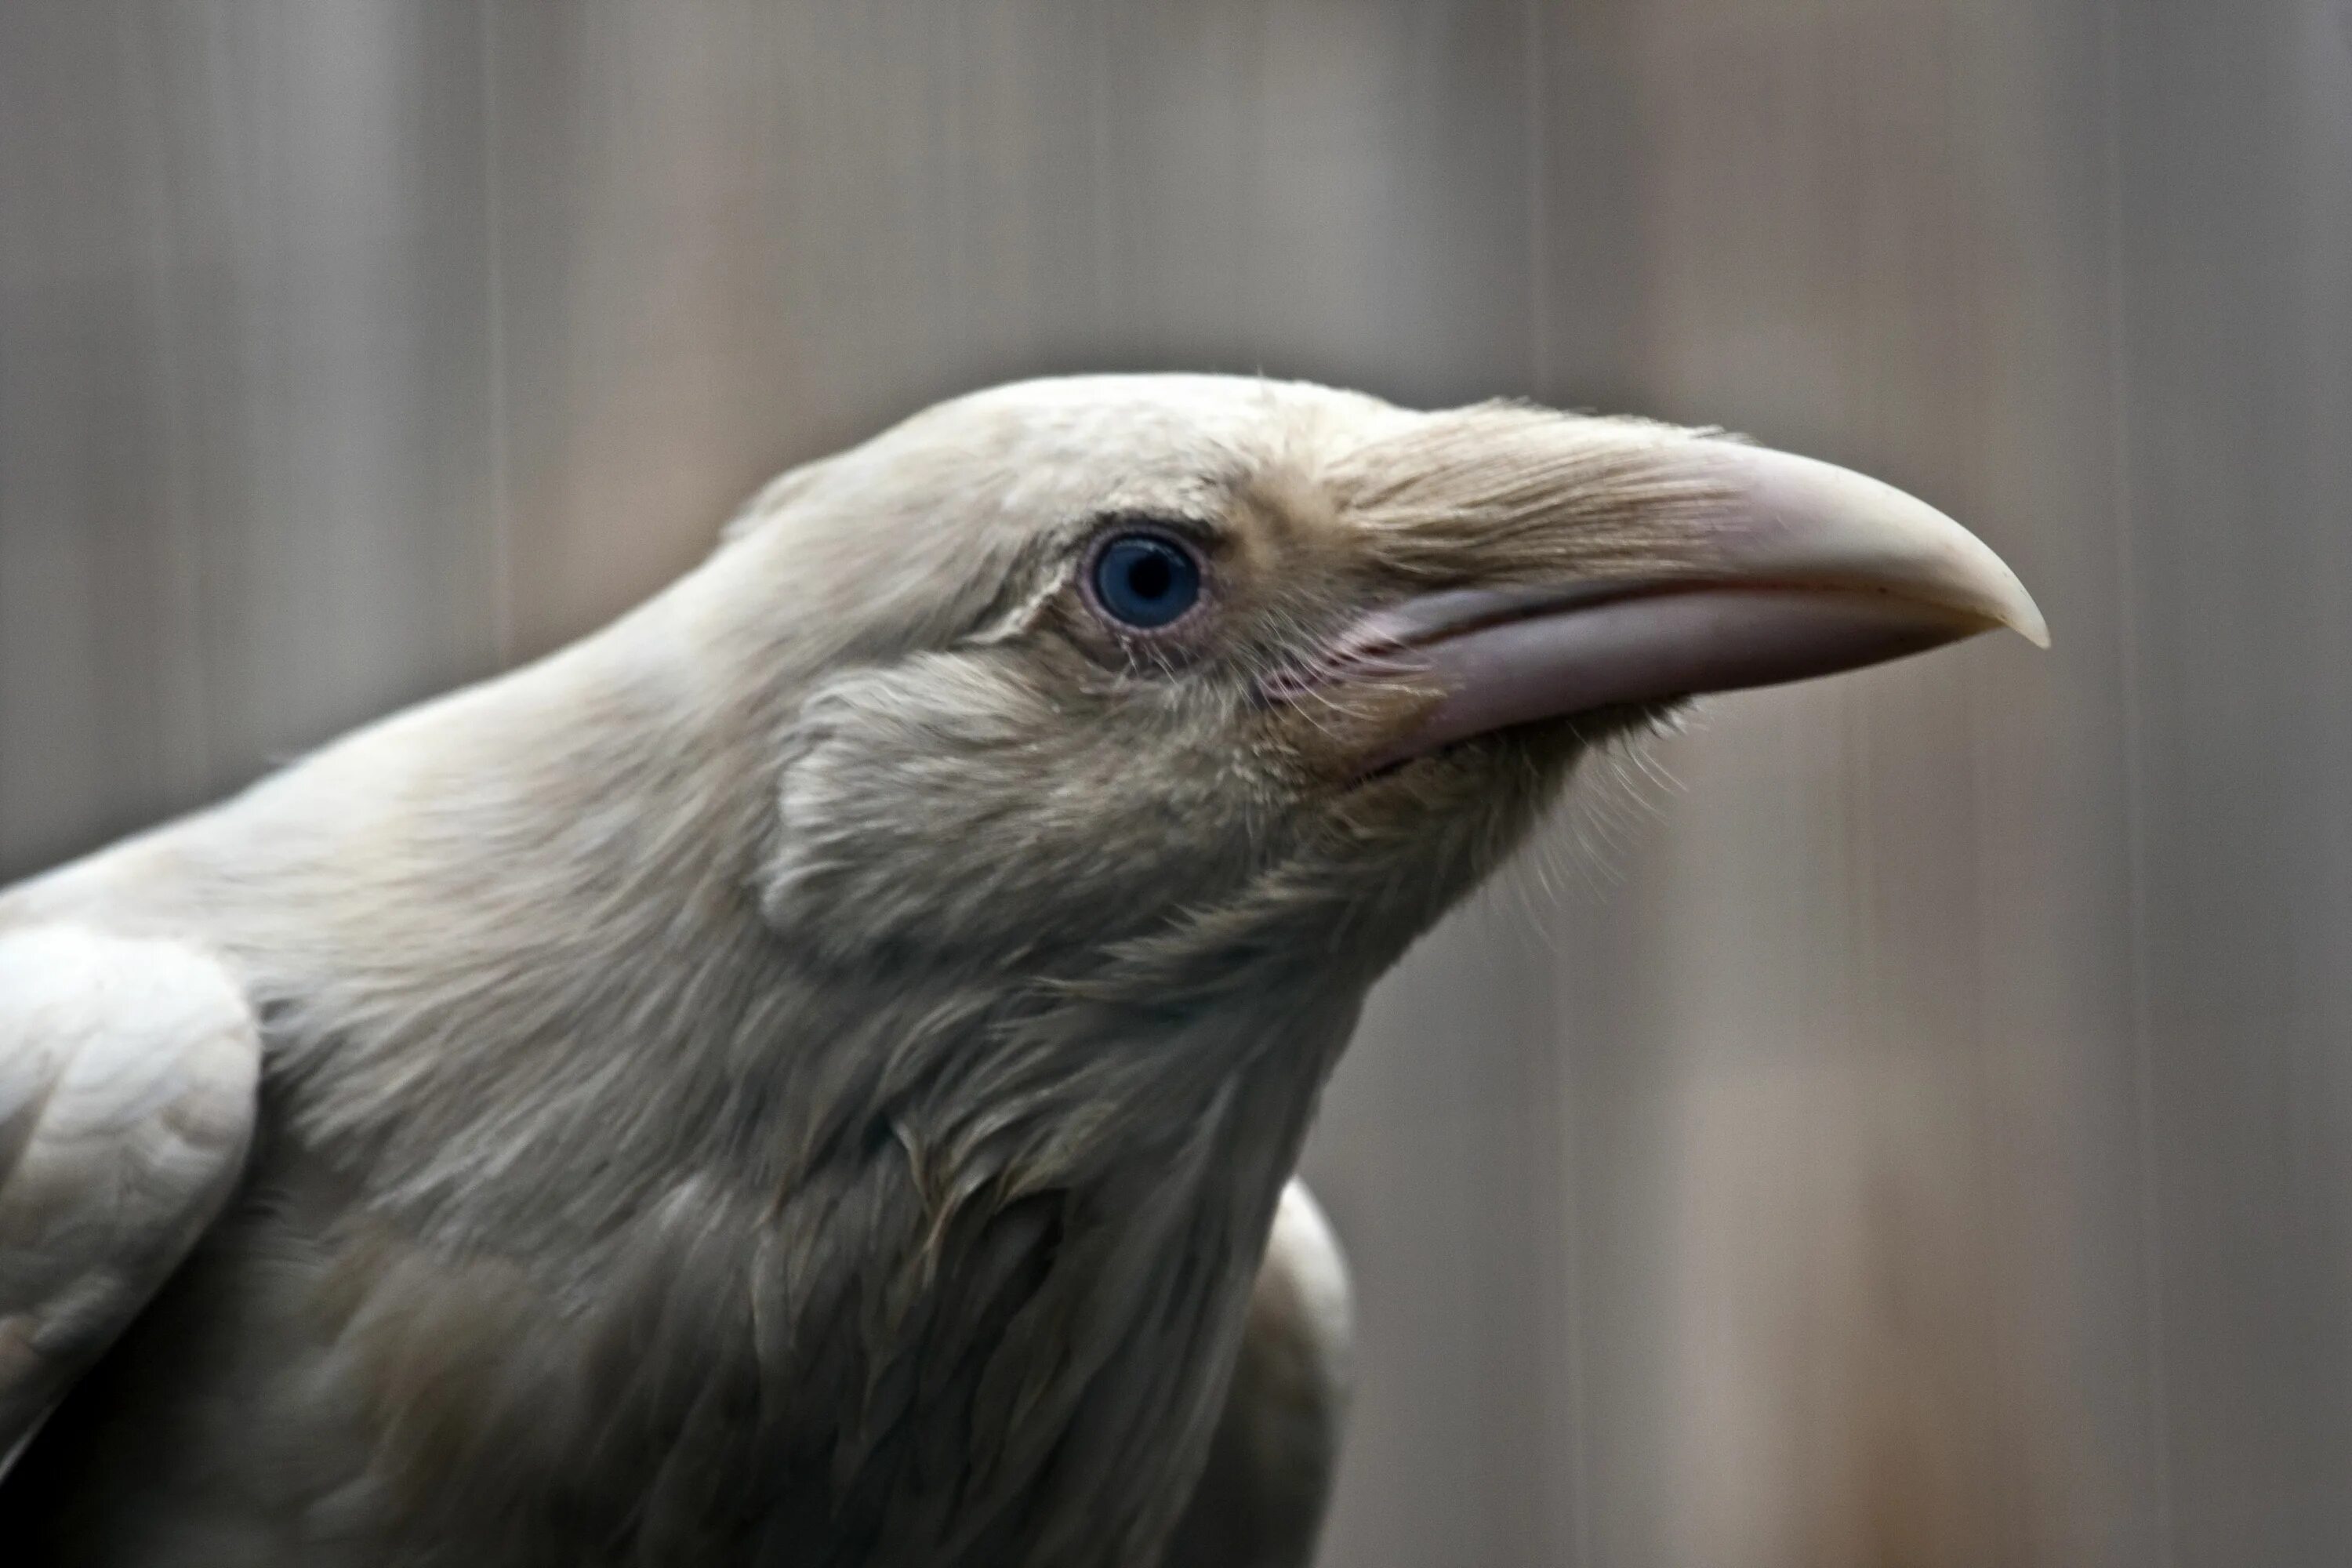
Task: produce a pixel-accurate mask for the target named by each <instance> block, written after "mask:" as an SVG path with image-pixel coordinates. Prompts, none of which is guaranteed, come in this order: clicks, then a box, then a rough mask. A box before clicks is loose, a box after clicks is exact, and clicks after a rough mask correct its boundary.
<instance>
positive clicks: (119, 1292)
mask: <svg viewBox="0 0 2352 1568" xmlns="http://www.w3.org/2000/svg"><path fill="white" fill-rule="evenodd" d="M260 1068H261V1039H260V1035H259V1032H258V1031H257V1028H256V1027H255V1025H254V1020H253V1015H252V1014H251V1013H250V1012H249V1011H248V1010H247V1007H246V1004H245V999H244V997H243V996H241V995H240V994H238V992H237V989H236V985H235V984H233V983H232V982H231V981H230V979H229V977H228V975H227V974H226V973H224V972H223V971H222V969H221V967H220V966H219V965H218V964H217V963H214V962H212V961H211V960H209V959H207V958H205V956H203V955H202V954H201V953H198V952H194V951H193V950H191V949H189V948H187V947H185V946H183V945H181V944H178V943H175V942H161V941H138V940H126V939H122V938H118V937H109V936H104V935H101V934H100V933H98V932H96V931H89V930H85V929H82V928H79V927H76V926H68V925H47V926H35V927H32V928H30V929H28V930H24V931H16V932H13V933H11V934H8V935H6V936H0V1476H4V1475H5V1473H6V1470H7V1468H9V1465H10V1463H11V1462H12V1461H13V1460H14V1459H15V1458H16V1454H17V1452H18V1451H19V1450H20V1448H21V1447H23V1446H24V1445H25V1444H26V1443H27V1442H28V1441H30V1439H31V1438H32V1436H33V1434H34V1432H35V1430H36V1429H37V1427H38V1426H39V1425H40V1422H41V1420H42V1418H43V1417H45V1416H46V1415H47V1414H48V1412H49V1408H50V1406H51V1405H54V1404H55V1403H56V1402H57V1400H58V1398H59V1397H60V1396H62V1395H63V1394H64V1393H65V1390H66V1389H67V1388H68V1386H69V1385H70V1384H71V1383H72V1381H73V1379H74V1378H75V1377H76V1376H78V1375H79V1373H81V1372H82V1371H83V1370H84V1369H85V1368H86V1367H88V1366H89V1363H91V1362H92V1361H94V1360H95V1359H96V1358H97V1357H98V1356H99V1355H100V1353H101V1352H103V1351H104V1350H105V1349H106V1347H107V1346H108V1345H109V1344H110V1343H111V1342H113V1340H114V1338H115V1336H116V1335H117V1334H120V1333H121V1331H122V1330H123V1329H124V1328H125V1327H126V1326H128V1324H129V1323H130V1321H131V1318H132V1317H133V1316H134V1315H135V1314H136V1313H137V1312H138V1310H139V1309H140V1308H141V1307H142V1306H144V1305H145V1304H146V1301H147V1298H148V1297H149V1296H150V1295H152V1293H153V1291H154V1289H155V1288H156V1287H157V1286H158V1285H160V1284H162V1283H163V1279H164V1277H165V1276H166V1275H168V1274H170V1273H171V1271H172V1270H173V1268H177V1267H178V1266H179V1263H180V1260H181V1258H183V1257H184V1256H185V1255H186V1253H187V1250H188V1248H189V1247H191V1246H193V1245H194V1242H195V1240H196V1237H198V1236H199V1235H201V1234H202V1233H203V1231H204V1228H205V1226H207V1225H209V1224H211V1223H212V1220H213V1216H214V1215H215V1214H216V1213H218V1212H219V1209H220V1205H221V1204H222V1203H223V1202H224V1201H225V1200H226V1198H227V1196H228V1194H229V1192H230V1189H231V1188H232V1187H233V1186H234V1185H235V1184H236V1178H237V1176H238V1175H239V1173H240V1172H241V1170H242V1167H243V1165H244V1162H245V1155H246V1150H247V1145H248V1143H249V1142H251V1139H252V1133H253V1120H254V1090H255V1085H256V1083H257V1079H259V1076H260Z"/></svg>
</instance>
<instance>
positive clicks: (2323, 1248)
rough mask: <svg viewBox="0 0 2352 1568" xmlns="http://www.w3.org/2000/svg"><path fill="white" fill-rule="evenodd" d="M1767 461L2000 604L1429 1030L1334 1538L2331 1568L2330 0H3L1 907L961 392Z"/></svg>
mask: <svg viewBox="0 0 2352 1568" xmlns="http://www.w3.org/2000/svg"><path fill="white" fill-rule="evenodd" d="M1128 367H1133V368H1145V367H1149V368H1162V367H1193V368H1212V369H1224V370H1234V371H1244V372H1246V371H1257V370H1263V371H1265V373H1267V374H1276V375H1302V376H1307V377H1312V378H1317V379H1323V380H1328V381H1333V382H1339V383H1344V384H1356V385H1360V386H1363V387H1366V388H1368V389H1370V390H1373V391H1377V392H1380V393H1383V394H1386V395H1391V396H1392V397H1396V398H1399V399H1402V400H1405V401H1410V402H1413V403H1421V404H1441V403H1446V402H1451V401H1460V400H1466V399H1471V398H1477V397H1485V396H1489V395H1498V394H1510V395H1529V396H1534V397H1538V398H1541V399H1543V400H1545V401H1548V402H1552V403H1556V404H1560V405H1574V406H1599V407H1604V408H1609V409H1616V410H1631V411H1638V412H1643V413H1647V414H1652V415H1656V416H1664V417H1667V418H1673V419H1680V420H1687V421H1692V422H1700V423H1710V424H1720V425H1726V426H1733V427H1736V428H1738V429H1741V430H1745V431H1748V432H1750V433H1753V434H1754V435H1756V436H1758V437H1762V438H1764V439H1766V440H1769V441H1770V442H1772V443H1774V444H1777V445H1783V446H1788V447H1795V448H1797V449H1800V450H1802V451H1806V452H1811V453H1814V454H1817V455H1819V456H1822V457H1826V458H1833V459H1837V460H1840V461H1843V462H1846V463H1849V464H1852V465H1854V466H1856V467H1859V468H1864V469H1867V470H1869V471H1870V472H1873V473H1874V474H1878V475H1881V476H1884V477H1885V478H1887V479H1891V480H1893V481H1895V482H1896V483H1899V484H1902V485H1904V486H1906V488H1909V489H1914V490H1916V491H1917V492H1919V493H1920V494H1922V495H1924V496H1927V497H1928V498H1929V499H1931V500H1934V501H1936V502H1937V503H1938V504H1940V505H1941V506H1943V507H1944V508H1945V509H1946V510H1949V511H1951V512H1953V513H1955V514H1956V515H1958V517H1960V518H1961V519H1962V520H1964V521H1968V522H1969V523H1970V524H1971V525H1972V526H1973V527H1975V528H1976V529H1977V530H1978V531H1979V532H1980V533H1982V534H1983V535H1984V536H1985V537H1986V538H1987V539H1988V540H1989V541H1990V542H1992V543H1993V544H1994V545H1995V546H1996V548H1998V549H1999V550H2000V552H2002V553H2003V554H2004V555H2005V556H2007V557H2008V559H2009V560H2010V561H2011V563H2013V564H2015V565H2016V567H2017V568H2018V569H2019V571H2020V572H2021V574H2022V575H2023V577H2024V578H2025V580H2026V582H2027V583H2028V584H2031V585H2032V588H2033V589H2034V591H2035V592H2036V594H2037V595H2039V596H2040V598H2041V601H2042V605H2043V607H2044V608H2045V609H2046V610H2047V612H2048V614H2049V617H2050V621H2051V623H2052V626H2053V628H2054V629H2055V633H2056V637H2057V646H2056V647H2055V648H2054V649H2053V651H2052V652H2051V653H2050V654H2048V655H2046V656H2043V655H2036V654H2034V653H2033V652H2032V650H2031V649H2029V648H2028V647H2026V646H2025V645H2024V644H2023V643H2022V642H2021V641H2019V640H2017V639H2014V638H2005V639H1990V638H1988V639H1984V640H1982V641H1980V642H1979V643H1975V644H1971V645H1969V646H1967V647H1964V648H1962V649H1959V650H1957V651H1953V652H1948V653H1945V654H1941V655H1938V656H1937V657H1935V658H1928V659H1925V660H1921V661H1918V662H1916V663H1911V664H1905V665H1902V666H1899V667H1895V668H1887V669H1884V670H1880V671H1875V672H1872V673H1869V674H1865V675H1862V676H1858V677H1853V678H1849V679H1841V680H1837V681H1832V682H1828V683H1823V684H1821V685H1818V686H1811V687H1804V688H1800V689H1790V690H1784V691H1778V692H1771V693H1765V694H1757V695H1750V696H1742V697H1738V698H1736V699H1727V700H1720V701H1717V702H1715V703H1712V704H1710V705H1708V706H1707V707H1706V709H1705V710H1703V712H1702V714H1701V716H1700V717H1699V719H1698V721H1697V722H1696V724H1695V725H1694V727H1693V729H1692V731H1691V732H1690V733H1689V734H1687V735H1685V736H1682V737H1678V738H1675V739H1673V740H1671V741H1669V742H1665V743H1663V744H1661V745H1658V746H1657V747H1655V748H1654V750H1653V751H1652V752H1651V753H1650V754H1649V756H1648V758H1647V759H1646V761H1645V762H1644V763H1641V764H1638V765H1636V764H1633V763H1627V764H1625V765H1622V766H1621V767H1620V768H1618V769H1617V770H1616V773H1615V776H1612V777H1596V778H1595V779H1594V780H1592V781H1591V785H1592V787H1591V789H1590V790H1589V791H1588V792H1587V793H1586V795H1584V796H1583V797H1582V800H1581V802H1580V805H1578V806H1577V807H1576V808H1575V809H1574V810H1572V811H1570V813H1568V814H1567V815H1566V816H1564V817H1563V819H1562V821H1561V823H1560V825H1559V827H1558V829H1557V831H1556V832H1555V833H1554V834H1553V835H1552V836H1551V837H1550V839H1549V841H1548V842H1547V843H1546V844H1545V845H1544V846H1542V847H1541V849H1540V852H1538V853H1537V854H1534V855H1532V856H1530V857H1529V858H1528V860H1527V862H1526V864H1525V865H1524V867H1523V868H1520V869H1519V870H1518V871H1517V873H1515V874H1514V875H1513V876H1511V877H1510V878H1507V879H1505V881H1504V882H1503V883H1502V884H1501V885H1500V886H1498V887H1497V888H1496V889H1494V890H1493V891H1492V892H1491V893H1490V894H1488V895H1487V896H1486V897H1484V898H1483V899H1481V900H1479V901H1478V902H1477V903H1476V905H1475V907H1473V908H1471V909H1469V910H1466V911H1465V912H1464V913H1463V914H1462V915H1461V916H1460V917H1459V918H1458V919H1456V920H1454V921H1452V922H1451V923H1449V924H1448V925H1447V926H1446V927H1444V929H1443V930H1441V931H1439V932H1438V933H1437V934H1435V935H1434V936H1433V937H1432V938H1431V939H1430V940H1429V941H1428V942H1426V943H1425V944H1424V945H1423V947H1422V948H1421V950H1420V951H1419V952H1417V953H1416V954H1415V955H1414V956H1413V957H1412V960H1411V961H1410V962H1409V963H1407V964H1406V965H1405V966H1404V967H1403V968H1402V970H1401V971H1400V972H1399V973H1397V974H1396V975H1395V977H1394V978H1393V979H1392V980H1391V982H1390V983H1389V984H1387V985H1386V986H1385V987H1384V989H1383V990H1382V991H1381V994H1380V995H1379V997H1378V1000H1377V1004H1376V1005H1375V1006H1374V1007H1373V1009H1372V1011H1371V1014H1370V1017H1369V1018H1368V1020H1367V1022H1366V1025H1365V1026H1364V1029H1363V1032H1362V1035H1361V1037H1360V1039H1359V1041H1358V1043H1357V1045H1356V1047H1355V1049H1354V1051H1353V1053H1352V1055H1351V1057H1350V1058H1349V1060H1348V1062H1347V1063H1346V1065H1345V1066H1344V1068H1342V1069H1341V1071H1340V1073H1339V1078H1338V1079H1337V1080H1336V1081H1335V1082H1334V1084H1333V1085H1332V1087H1331V1090H1330V1093H1329V1096H1328V1100H1327V1104H1326V1108H1325V1111H1324V1115H1323V1119H1322V1122H1321V1126H1320V1130H1319V1131H1318V1134H1317V1138H1316V1142H1315V1146H1314V1150H1313V1153H1312V1157H1311V1159H1310V1161H1309V1170H1310V1173H1311V1175H1312V1177H1313V1178H1314V1180H1315V1181H1316V1183H1317V1185H1318V1189H1319V1190H1320V1192H1321V1194H1322V1195H1323V1196H1324V1198H1325V1200H1326V1202H1327V1204H1328V1206H1329V1208H1330V1209H1331V1211H1332V1212H1333V1214H1334V1215H1335V1216H1336V1219H1337V1221H1338V1224H1339V1228H1340V1229H1341V1231H1342V1232H1343V1233H1344V1235H1345V1237H1346V1240H1347V1242H1348V1244H1349V1247H1350V1248H1351V1249H1352V1252H1353V1256H1354V1258H1355V1263H1356V1268H1357V1272H1358V1276H1359V1281H1360V1288H1361V1294H1362V1305H1361V1318H1362V1334H1363V1349H1362V1392H1361V1397H1360V1407H1359V1413H1358V1420H1357V1425H1356V1430H1355V1435H1354V1442H1353V1447H1352V1449H1351V1452H1350V1454H1349V1459H1348V1465H1347V1469H1346V1472H1345V1476H1344V1479H1343V1483H1342V1488H1341V1492H1340V1497H1339V1504H1338V1510H1337V1517H1336V1518H1335V1520H1334V1522H1333V1525H1332V1528H1331V1531H1330V1533H1329V1536H1328V1542H1327V1551H1326V1553H1325V1559H1326V1562H1327V1563H1328V1564H1330V1565H1331V1568H1342V1565H1344V1568H1408V1565H1423V1564H1427V1565H1432V1568H1488V1565H1492V1568H1521V1565H1529V1564H1549V1563H1561V1564H1574V1565H1580V1568H1598V1565H1603V1564H1609V1565H1618V1564H1623V1565H1637V1564H1655V1565H1659V1568H1781V1565H1785V1568H1847V1565H1853V1568H1896V1565H1904V1568H1912V1565H1938V1564H1950V1565H1953V1568H1982V1565H1986V1564H2065V1565H2068V1568H2074V1565H2100V1564H2114V1565H2116V1568H2176V1565H2177V1568H2191V1565H2202V1564H2214V1565H2217V1568H2220V1565H2231V1568H2237V1565H2250V1564H2263V1565H2267V1564H2305V1563H2308V1564H2336V1563H2345V1562H2347V1561H2352V777H2347V763H2352V621H2347V604H2352V5H2347V3H2346V0H1557V3H1528V0H1390V3H1387V4H1379V3H1374V0H1198V3H1194V4H1166V5H1145V4H1125V3H1117V4H1096V5H1076V4H1069V3H1066V0H1065V3H1062V4H1055V3H1050V0H1038V3H1035V4H1027V5H1003V4H982V3H950V0H937V3H934V4H903V3H902V4H862V5H836V4H827V3H822V0H810V3H804V4H770V3H749V0H746V3H736V4H701V3H692V4H688V3H684V0H676V3H671V0H665V3H661V4H655V3H651V0H647V3H645V4H636V5H623V4H596V5H590V4H573V3H570V0H373V3H359V0H285V3H281V4H264V3H253V4H245V3H237V0H154V3H152V4H128V3H116V0H0V876H6V875H14V874H17V873H22V872H27V871H30V870H33V869H35V868H38V867H41V866H43V865H44V864H47V863H48V862H51V861H53V860H56V859H58V858H62V857H65V856H68V855H70V854H72V853H74V852H76V851H78V850H80V849H82V848H85V847H89V846H92V845H94V844H97V843H99V842H100V841H102V840H103V839H105V838H107V837H110V836H112V835H115V834H119V833H121V832H122V831H124V830H126V829H129V828H131V827H134V826H138V825H140V824H142V823H145V822H148V821H151V820H152V819H154V818H156V817H158V816H161V815H163V814H165V813H169V812H172V811H175V810H178V809H181V808H184V807H186V806H189V805H194V804H196V803H198V802H201V801H203V800H205V799H206V798H207V797H210V796H213V795H217V794H219V793H220V792H222V791H225V790H226V789H229V788H231V787H233V786H235V785H236V784H240V783H241V782H243V781H245V780H247V779H249V778H251V777H253V776H254V775H255V774H256V773H257V772H258V771H259V770H261V769H263V768H265V767H266V766H268V764H269V763H271V762H272V761H273V760H274V759H278V758H282V757H284V756H287V755H289V754H290V753H295V752H299V751H301V750H302V749H304V748H306V747H308V746H310V745H311V744H313V743H315V742H319V741H320V740H321V739H323V738H325V737H327V736H329V735H330V734H331V733H333V732H335V731H337V730H339V729H341V728H342V727H344V726H346V725H348V724H350V723H352V722H353V721H358V720H361V719H363V718H366V717H368V716H370V715H373V714H375V713H378V712H381V711H383V710H387V709H389V708H391V707H393V706H394V705H396V704H398V703H401V702H403V701H404V700H409V699H413V698H415V697H418V696H421V695H423V694H425V693H427V692H430V691H433V690H436V689H440V688H444V687H446V686H448V685H450V684H452V683H455V682H457V681H461V680H464V679H468V678H470V677H474V676H478V675H480V674H482V673H484V672H487V671H489V670H492V669H495V668H499V667H500V666H502V665H506V664H509V663H510V662H512V661H515V660H518V659H521V658H529V657H530V656H532V655H534V654H536V653H539V652H541V651H542V650H545V649H547V648H549V647H552V646H555V645H556V644H558V643H560V642H562V640H564V639H565V638H567V637H571V636H572V635H575V634H577V633H580V632H582V631H584V630H586V629H588V628H590V627H592V626H595V625H596V624H597V623H599V622H600V621H602V620H603V619H604V618H605V617H606V616H610V615H611V614H613V613H614V612H615V611H616V610H618V609H620V608H621V607H623V606H625V605H628V604H630V603H631V602H632V601H634V600H635V599H636V598H638V597H639V596H641V595H645V594H646V593H647V592H649V591H650V590H652V589H653V588H655V587H656V585H658V584H661V583H662V582H663V581H665V580H666V579H667V578H668V577H669V576H671V575H672V574H675V573H677V571H678V570H680V569H681V568H683V567H684V566H686V565H687V564H688V563H689V562H691V561H693V560H694V559H695V558H696V557H697V556H698V554H699V553H700V552H702V551H704V550H705V549H706V548H708V546H709V543H710V542H711V541H712V539H713V537H714V535H715V533H716V531H717V529H718V527H719V524H720V522H721V521H722V520H723V519H724V518H725V517H726V515H727V514H728V513H729V511H730V509H731V508H732V507H733V506H734V505H735V503H736V502H737V501H738V500H740V498H741V497H743V496H744V495H745V494H747V493H748V492H749V491H750V490H751V489H753V488H754V487H755V486H756V485H757V484H758V483H759V482H760V481H761V480H762V479H764V478H766V477H767V476H768V475H769V474H771V473H772V472H773V471H775V470H776V469H778V468H782V467H783V466H785V465H787V464H789V463H792V462H793V461H795V460H798V459H800V458H806V457H810V456H813V455H815V454H818V453H821V452H824V451H825V450H828V449H830V448H833V447H836V446H838V445H840V444H842V443H845V442H847V441H849V440H852V439H854V438H856V437H859V436H861V435H863V434H866V433H867V432H869V431H871V430H873V429H875V428H877V426H880V425H882V424H884V423H886V422H887V421H889V420H890V419H892V418H894V417H896V416H899V415H901V414H903V413H906V412H908V411H910V410H912V409H914V408H916V407H918V406H919V405H922V404H924V403H926V402H928V401H929V400H931V399H933V398H935V397H938V396H940V395H946V394H950V393H952V392H955V391H958V390H961V389H964V388H968V387H971V386H974V385H977V384H984V383H988V382H992V381H995V380H999V379H1003V378H1006V377H1010V376H1014V375H1020V374H1031V373H1036V372H1045V371H1059V370H1073V369H1097V368H1128Z"/></svg>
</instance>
